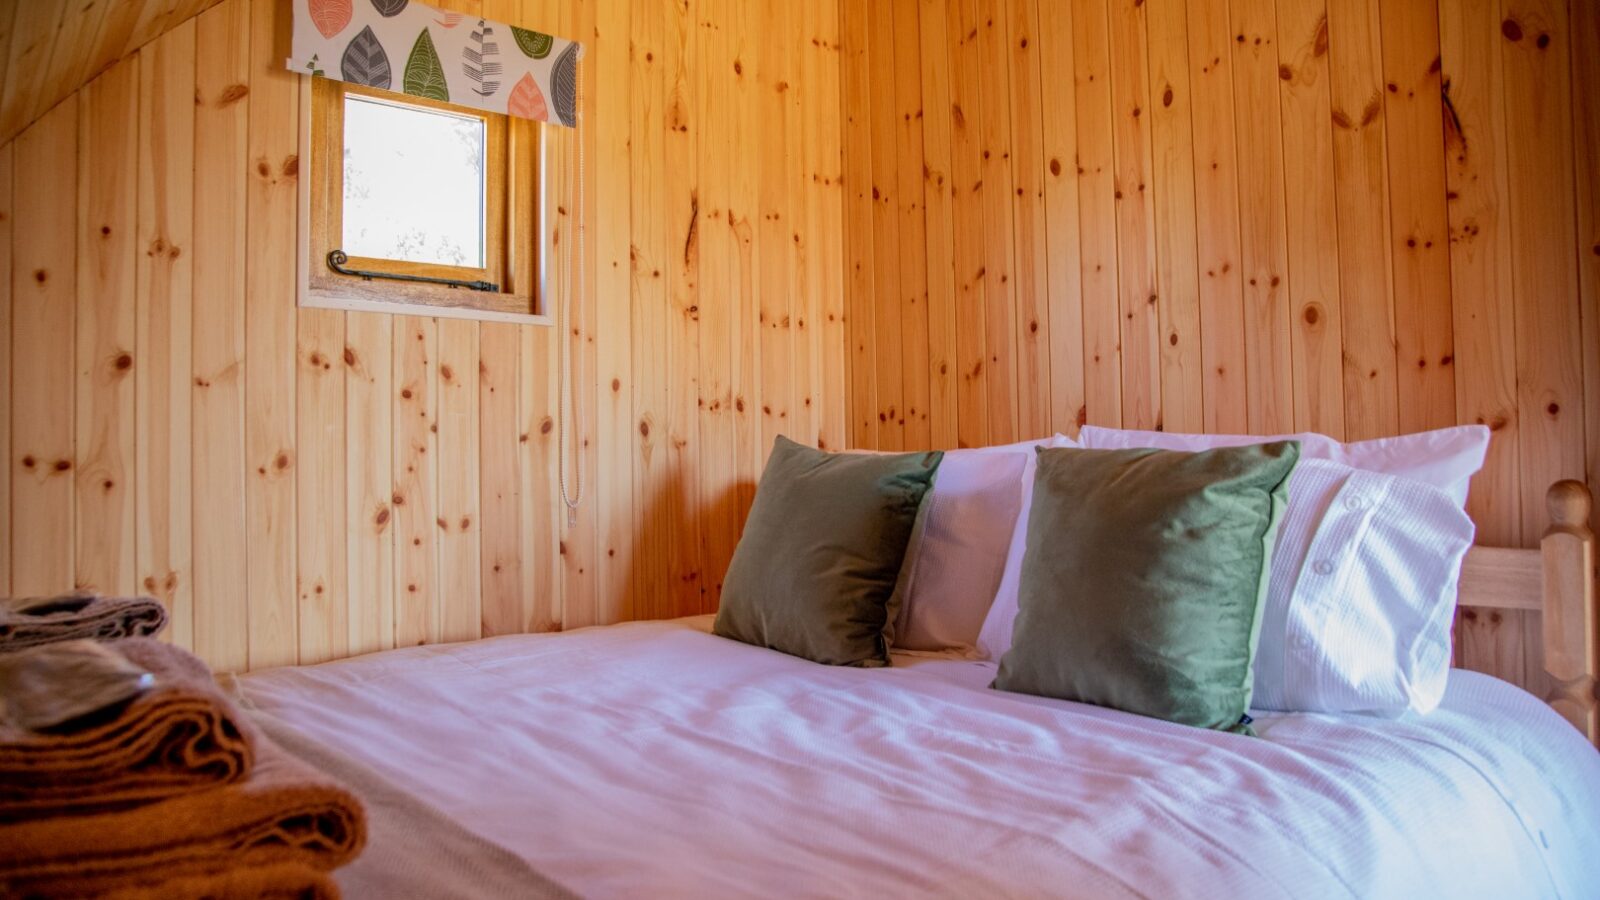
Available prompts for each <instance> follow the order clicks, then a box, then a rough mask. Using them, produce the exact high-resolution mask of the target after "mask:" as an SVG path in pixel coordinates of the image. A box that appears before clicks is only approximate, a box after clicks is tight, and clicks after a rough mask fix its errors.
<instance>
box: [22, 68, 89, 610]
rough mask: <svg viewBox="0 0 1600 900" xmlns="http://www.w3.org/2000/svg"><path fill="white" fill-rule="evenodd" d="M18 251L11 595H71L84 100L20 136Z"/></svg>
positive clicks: (68, 104)
mask: <svg viewBox="0 0 1600 900" xmlns="http://www.w3.org/2000/svg"><path fill="white" fill-rule="evenodd" d="M13 165H14V168H13V170H12V171H13V176H12V177H13V185H14V193H13V200H12V208H13V210H14V214H15V217H16V218H15V225H14V227H13V229H12V243H11V265H12V269H11V296H12V310H11V333H10V335H9V337H10V338H11V372H12V374H11V387H12V391H11V396H12V401H11V433H12V435H13V436H14V437H13V440H12V444H11V463H10V464H11V467H12V468H11V471H12V482H11V522H12V531H11V565H12V567H13V568H12V574H11V590H12V591H13V592H14V593H16V594H18V595H21V596H28V595H32V594H38V593H40V592H47V591H52V590H61V589H63V588H68V587H71V586H72V585H73V583H74V577H73V576H74V568H73V560H72V554H73V548H74V546H75V545H76V541H75V539H74V536H73V502H74V501H73V493H74V492H73V482H74V480H75V479H74V473H73V471H72V468H73V421H74V419H73V415H72V408H73V396H74V390H73V388H74V384H75V380H74V377H73V376H74V366H73V359H74V353H73V349H74V344H75V339H74V335H75V328H76V305H77V294H76V289H75V287H74V285H75V282H76V277H77V271H76V260H75V253H74V250H75V248H76V246H77V234H76V232H77V228H76V222H75V220H76V216H75V212H76V210H77V208H78V204H77V195H78V99H77V98H76V97H74V98H73V99H71V100H69V101H67V102H66V103H63V104H61V105H60V106H58V107H56V108H55V109H54V110H52V111H51V112H50V114H49V115H46V116H45V117H44V118H42V119H40V120H39V121H38V122H36V123H34V124H33V125H32V126H30V127H29V128H28V130H27V131H25V132H23V133H22V135H21V136H20V137H19V138H17V142H16V152H15V162H14V164H13Z"/></svg>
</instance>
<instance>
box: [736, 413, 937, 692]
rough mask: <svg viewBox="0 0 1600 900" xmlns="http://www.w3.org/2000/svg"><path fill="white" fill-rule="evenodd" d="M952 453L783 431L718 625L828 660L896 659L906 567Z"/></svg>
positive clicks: (748, 639) (877, 662)
mask: <svg viewBox="0 0 1600 900" xmlns="http://www.w3.org/2000/svg"><path fill="white" fill-rule="evenodd" d="M943 459H944V454H943V453H940V452H937V451H936V452H932V453H899V454H892V455H879V454H865V453H824V452H822V451H821V450H813V449H812V448H810V447H804V446H801V445H800V444H796V443H795V442H794V441H791V440H789V439H787V438H783V437H780V438H778V440H777V442H776V443H775V444H774V446H773V448H772V456H771V457H769V458H768V460H767V468H766V471H764V472H762V474H761V484H760V486H758V487H757V489H756V499H755V503H754V505H752V506H751V508H750V517H749V519H748V520H746V522H745V525H744V534H743V535H742V536H741V537H740V538H739V546H738V548H737V549H735V550H734V553H733V561H732V563H731V564H729V566H728V575H727V578H725V579H724V580H723V585H722V607H721V609H720V610H719V611H718V612H717V622H716V625H715V626H714V629H713V630H714V631H715V632H716V633H717V634H719V635H721V636H722V637H726V638H732V639H733V640H736V641H743V642H745V643H747V644H755V645H757V646H760V647H769V648H771V649H773V650H781V651H783V652H784V653H789V654H792V655H794V656H803V657H805V658H806V659H809V660H812V661H814V662H819V663H826V664H828V665H835V666H886V665H888V664H889V644H890V641H891V640H892V638H893V635H892V634H891V633H890V632H891V629H892V628H893V623H894V620H895V613H896V611H897V609H898V603H899V590H898V584H899V578H900V567H901V563H902V562H904V560H905V555H906V545H907V544H908V543H910V540H911V534H912V531H913V529H914V528H915V527H916V524H917V519H918V514H919V512H920V511H921V509H922V498H923V497H924V496H925V495H926V494H927V493H928V489H929V487H931V486H932V485H933V477H934V474H935V473H936V472H937V471H938V469H939V463H940V462H941V461H942V460H943Z"/></svg>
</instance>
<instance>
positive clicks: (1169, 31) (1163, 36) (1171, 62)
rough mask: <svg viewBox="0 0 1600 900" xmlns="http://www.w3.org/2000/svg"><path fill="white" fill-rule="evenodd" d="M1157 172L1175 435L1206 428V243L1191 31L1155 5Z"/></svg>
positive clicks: (1169, 8) (1165, 404) (1158, 249)
mask: <svg viewBox="0 0 1600 900" xmlns="http://www.w3.org/2000/svg"><path fill="white" fill-rule="evenodd" d="M1145 9H1146V13H1145V16H1146V19H1147V21H1146V23H1145V31H1146V34H1147V36H1148V40H1149V45H1150V53H1149V56H1150V61H1149V64H1150V82H1149V84H1150V87H1149V94H1148V97H1147V98H1146V99H1147V103H1148V106H1149V109H1150V140H1151V169H1150V178H1151V182H1152V184H1154V186H1155V190H1154V195H1155V196H1154V214H1155V217H1154V219H1152V221H1151V225H1152V227H1153V229H1154V231H1155V265H1156V281H1155V293H1156V297H1157V298H1158V299H1157V308H1158V309H1159V311H1160V315H1161V321H1160V326H1161V329H1160V334H1159V335H1158V341H1159V343H1160V347H1161V422H1162V427H1163V428H1165V429H1166V430H1168V431H1180V432H1196V431H1202V430H1204V428H1205V397H1204V388H1205V378H1204V376H1203V373H1202V371H1201V349H1200V285H1199V279H1200V275H1199V263H1198V261H1197V260H1198V256H1197V254H1198V252H1199V236H1198V230H1199V228H1198V223H1197V221H1196V219H1195V174H1194V169H1195V163H1194V127H1193V123H1192V121H1191V118H1192V115H1193V113H1192V105H1193V102H1192V94H1191V91H1190V89H1189V24H1188V21H1187V20H1186V19H1185V17H1184V10H1183V7H1182V6H1181V5H1178V4H1171V3H1156V4H1149V5H1147V6H1146V7H1145Z"/></svg>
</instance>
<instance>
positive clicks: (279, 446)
mask: <svg viewBox="0 0 1600 900" xmlns="http://www.w3.org/2000/svg"><path fill="white" fill-rule="evenodd" d="M291 24H292V23H291V22H290V21H289V19H288V17H287V16H282V15H279V14H278V10H277V9H276V7H275V4H272V3H265V2H259V0H258V2H252V3H251V4H250V78H249V82H248V87H249V91H250V139H249V145H248V147H249V170H248V173H247V180H246V182H245V200H246V238H247V241H248V244H247V246H248V248H249V249H248V255H247V257H246V270H247V272H246V274H247V277H246V281H245V332H244V333H245V391H244V395H245V409H246V411H247V416H246V418H245V429H244V444H245V465H246V466H247V467H248V468H247V470H246V472H245V494H244V496H245V523H246V534H247V538H248V565H247V567H246V569H245V589H246V593H247V596H248V602H249V605H250V634H249V648H250V664H251V665H252V666H271V665H283V664H292V663H294V662H296V661H297V659H298V652H297V648H298V646H299V636H298V631H299V626H298V623H297V621H296V612H297V610H296V604H295V597H296V594H295V549H296V543H295V541H296V538H295V526H296V524H297V523H296V511H295V456H296V446H295V400H294V393H295V372H294V359H295V338H296V334H295V331H296V325H295V308H294V307H293V306H291V305H290V304H288V303H285V302H284V298H285V297H290V296H293V295H294V290H295V287H294V280H295V276H294V271H295V249H294V248H295V240H294V237H293V236H294V234H295V231H294V229H295V227H296V224H297V222H298V214H297V209H298V207H297V203H296V201H297V198H298V197H299V170H300V160H299V141H298V138H297V133H298V129H294V128H285V127H283V123H284V122H294V121H298V117H299V101H300V85H299V81H298V76H295V75H294V74H293V73H291V72H289V71H287V70H286V69H284V68H283V60H284V59H286V58H287V57H288V46H289V32H290V30H291ZM362 452H363V453H364V452H365V451H362ZM352 480H353V479H352ZM353 568H354V567H353V566H352V569H353Z"/></svg>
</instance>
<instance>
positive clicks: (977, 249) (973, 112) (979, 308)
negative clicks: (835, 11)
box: [843, 0, 1000, 447]
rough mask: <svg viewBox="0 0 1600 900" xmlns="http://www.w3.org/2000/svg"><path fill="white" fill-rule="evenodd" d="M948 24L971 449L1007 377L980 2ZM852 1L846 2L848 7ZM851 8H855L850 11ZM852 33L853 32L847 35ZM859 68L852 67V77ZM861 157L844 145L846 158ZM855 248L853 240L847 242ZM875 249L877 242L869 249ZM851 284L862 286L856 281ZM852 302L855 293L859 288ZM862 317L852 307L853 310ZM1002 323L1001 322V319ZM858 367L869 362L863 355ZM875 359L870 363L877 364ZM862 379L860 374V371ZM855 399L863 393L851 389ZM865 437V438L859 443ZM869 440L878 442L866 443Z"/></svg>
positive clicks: (961, 404)
mask: <svg viewBox="0 0 1600 900" xmlns="http://www.w3.org/2000/svg"><path fill="white" fill-rule="evenodd" d="M945 2H946V4H947V7H946V13H945V22H946V26H947V32H948V46H949V48H950V106H949V116H950V177H951V182H952V185H953V190H952V191H951V195H952V203H953V206H954V210H953V215H952V224H951V227H952V229H953V236H954V237H953V239H954V265H955V272H954V278H955V289H956V295H955V302H956V365H957V368H956V371H957V373H958V375H959V379H960V380H959V381H958V382H957V383H956V409H957V414H958V418H957V420H956V442H957V445H958V446H963V447H982V446H984V445H985V444H987V443H989V419H990V415H989V400H988V398H989V379H990V378H997V377H999V375H998V373H997V367H995V366H991V365H989V362H990V361H989V358H988V345H987V338H986V333H987V328H986V326H985V321H986V317H985V310H984V300H983V297H984V280H983V275H984V258H985V256H984V250H985V246H986V244H985V242H984V227H983V211H984V204H983V170H982V163H983V143H982V139H981V137H980V135H979V114H980V113H981V112H982V110H983V101H982V99H981V97H982V95H981V94H980V92H979V90H978V68H977V60H978V56H979V51H978V43H977V33H978V26H977V10H976V7H975V6H974V5H973V3H974V0H945ZM850 6H851V4H848V3H847V4H845V5H844V7H843V9H844V10H845V11H848V10H849V8H850ZM847 14H848V13H847ZM848 39H849V36H848V35H846V40H848ZM850 71H851V67H850V66H849V65H846V66H845V76H846V78H848V77H849V75H850ZM854 159H855V156H854V153H853V150H852V147H851V146H850V145H848V144H847V145H846V146H845V148H844V164H845V166H846V167H849V166H851V165H852V164H853V162H854ZM847 246H848V245H847ZM867 249H868V250H875V249H876V248H875V247H870V246H869V247H868V248H867ZM851 287H854V285H853V284H852V285H851ZM850 299H851V300H852V301H854V300H855V295H854V294H852V295H851V298H850ZM846 314H847V315H849V316H850V317H851V318H852V320H854V319H856V318H859V316H857V315H856V314H855V307H854V306H852V307H851V308H850V309H849V310H848V311H847V313H846ZM995 327H997V328H998V327H1000V326H999V325H998V324H997V325H996V326H995ZM857 362H858V365H857V371H859V369H860V368H861V366H860V365H859V362H860V361H859V360H858V361H857ZM871 364H872V361H871V359H870V357H869V358H868V359H867V361H866V363H865V365H867V366H870V365H871ZM857 377H860V376H857ZM851 399H852V401H854V399H855V395H854V394H852V395H851ZM859 440H860V438H859V437H858V441H859ZM861 446H875V445H873V444H867V443H862V444H861Z"/></svg>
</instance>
